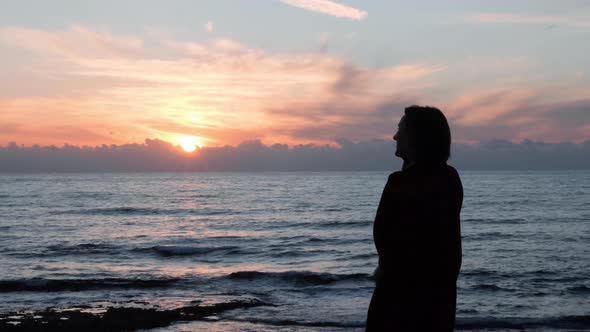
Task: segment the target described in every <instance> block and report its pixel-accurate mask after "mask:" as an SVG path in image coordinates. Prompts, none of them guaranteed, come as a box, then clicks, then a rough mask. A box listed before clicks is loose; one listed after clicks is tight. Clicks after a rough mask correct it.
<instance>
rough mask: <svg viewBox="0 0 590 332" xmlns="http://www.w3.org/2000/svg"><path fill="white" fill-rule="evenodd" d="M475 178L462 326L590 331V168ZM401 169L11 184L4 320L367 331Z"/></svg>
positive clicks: (32, 177)
mask: <svg viewBox="0 0 590 332" xmlns="http://www.w3.org/2000/svg"><path fill="white" fill-rule="evenodd" d="M459 173H460V176H461V178H462V181H463V186H464V192H465V199H464V204H463V210H462V213H461V228H462V241H463V264H462V268H461V274H460V277H459V280H458V297H457V302H458V303H457V323H456V330H457V331H590V171H460V172H459ZM388 174H389V172H286V173H282V172H268V173H248V172H244V173H107V174H98V173H88V174H75V173H74V174H0V314H1V313H4V314H9V313H12V316H10V317H12V318H6V317H4V318H3V319H17V318H18V314H17V313H18V312H27V311H28V312H35V311H42V310H46V309H47V308H54V309H55V308H59V309H63V310H74V309H75V308H78V309H79V308H83V309H85V310H87V311H92V310H95V311H97V312H100V310H101V308H102V309H103V310H104V308H108V307H117V306H119V307H120V306H124V307H125V306H132V307H150V308H156V309H158V310H163V311H165V310H173V309H174V308H179V307H184V306H189V305H191V304H195V303H197V304H199V305H211V304H215V303H224V302H231V301H239V300H245V301H258V302H257V303H262V304H263V305H257V306H253V307H246V306H244V307H237V308H234V309H233V310H227V311H223V312H221V313H219V314H214V315H210V316H208V317H205V318H204V319H201V320H192V321H182V320H179V321H175V322H173V323H172V324H170V325H167V326H161V327H158V328H157V329H154V331H194V330H210V331H277V330H278V331H362V330H363V327H364V324H365V319H366V314H367V308H368V304H369V301H370V298H371V294H372V291H373V287H374V279H373V277H372V274H373V271H374V269H375V267H376V265H377V254H376V251H375V247H374V243H373V239H372V223H373V218H374V216H375V212H376V208H377V204H378V202H379V198H380V195H381V191H382V189H383V186H384V184H385V182H386V179H387V177H388ZM14 324H15V325H16V324H18V322H16V321H15V322H14Z"/></svg>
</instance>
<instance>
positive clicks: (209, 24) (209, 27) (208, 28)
mask: <svg viewBox="0 0 590 332" xmlns="http://www.w3.org/2000/svg"><path fill="white" fill-rule="evenodd" d="M205 31H207V32H213V22H212V21H208V22H207V23H205Z"/></svg>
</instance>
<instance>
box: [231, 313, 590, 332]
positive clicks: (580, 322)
mask: <svg viewBox="0 0 590 332" xmlns="http://www.w3.org/2000/svg"><path fill="white" fill-rule="evenodd" d="M231 320H233V321H242V322H249V323H262V324H266V325H272V326H302V327H338V328H362V327H364V326H365V322H340V321H339V322H335V321H295V320H288V319H272V318H269V319H266V318H260V319H258V318H246V319H231ZM531 328H537V329H538V328H541V329H542V328H557V329H574V330H587V329H588V328H590V316H560V317H550V318H519V317H510V318H495V317H483V318H461V317H459V318H457V322H456V324H455V329H456V330H480V329H494V330H496V329H502V330H505V329H508V330H524V329H531Z"/></svg>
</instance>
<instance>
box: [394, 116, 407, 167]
mask: <svg viewBox="0 0 590 332" xmlns="http://www.w3.org/2000/svg"><path fill="white" fill-rule="evenodd" d="M393 140H394V141H395V142H396V147H395V155H396V156H397V157H400V158H402V159H404V160H408V159H409V157H410V147H409V142H408V132H407V128H406V121H405V115H404V116H402V118H401V119H400V120H399V124H398V125H397V133H395V135H393Z"/></svg>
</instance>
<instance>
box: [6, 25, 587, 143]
mask: <svg viewBox="0 0 590 332" xmlns="http://www.w3.org/2000/svg"><path fill="white" fill-rule="evenodd" d="M0 43H1V44H2V45H3V46H8V47H13V48H16V49H19V50H20V51H23V52H21V53H22V57H20V58H19V59H16V62H14V63H12V62H10V59H8V60H7V63H6V67H8V68H11V70H16V73H18V70H21V69H19V68H21V67H22V66H18V64H21V63H24V62H26V63H27V66H26V69H24V70H25V71H26V73H27V75H28V76H26V77H27V78H28V77H30V78H31V80H30V81H29V80H28V79H27V80H24V79H20V80H19V79H15V78H14V76H13V74H11V75H9V76H0V84H2V85H3V86H6V87H8V88H7V89H3V90H2V91H0V123H2V124H3V127H6V130H0V142H10V141H19V142H20V143H23V144H26V145H32V144H36V143H40V144H58V145H61V144H63V143H64V142H67V143H70V144H78V145H92V146H94V145H97V144H102V143H106V144H126V143H130V142H142V141H143V140H144V138H145V137H151V138H155V139H161V140H165V141H169V142H173V143H174V142H178V139H179V138H181V137H182V136H184V135H186V136H195V137H200V138H202V140H203V142H204V143H205V145H208V146H222V145H225V144H232V145H236V144H239V143H240V142H242V141H245V140H252V139H260V140H261V141H262V142H264V143H274V142H283V143H286V144H289V145H291V146H292V145H297V144H307V143H314V144H331V145H333V144H335V142H337V139H339V138H342V137H344V138H346V139H348V140H350V141H353V142H359V141H367V140H371V139H387V140H389V139H390V137H391V136H392V134H393V131H394V128H395V124H396V122H397V121H398V119H399V118H400V117H401V114H402V111H403V109H404V108H405V107H406V106H408V105H411V104H429V105H434V106H438V107H440V108H441V109H442V110H443V111H444V112H445V114H447V116H448V118H449V120H450V123H451V127H452V128H453V137H454V139H455V141H456V142H464V143H465V142H477V141H479V140H489V139H496V138H499V139H508V140H511V141H517V140H522V139H525V138H530V139H535V140H540V139H541V140H544V141H547V142H563V141H572V142H581V141H584V140H588V139H590V130H588V128H589V127H590V119H589V118H588V117H587V116H585V115H586V114H590V102H589V101H588V98H587V96H588V93H589V92H590V91H589V90H588V88H587V87H585V86H584V85H581V84H580V83H579V82H578V81H574V82H573V84H570V85H568V84H561V83H559V85H558V83H551V84H547V85H543V82H538V81H530V80H527V79H525V78H522V77H524V76H526V75H523V74H522V73H521V72H518V71H516V69H515V68H516V67H520V66H521V65H522V64H523V63H524V64H527V63H529V61H528V60H526V59H521V58H516V59H514V60H510V61H499V60H498V59H494V58H491V59H490V58H489V57H486V58H485V59H484V60H488V59H490V60H491V61H493V64H494V66H491V67H490V66H489V62H488V65H486V63H484V62H485V61H482V62H479V61H478V59H479V58H476V59H473V61H471V62H470V63H469V64H468V65H467V68H471V69H472V70H473V71H475V72H476V73H475V74H473V75H475V76H477V77H481V75H482V74H481V73H480V72H481V69H480V67H481V68H488V67H489V68H488V69H485V70H487V72H485V73H486V74H489V75H492V76H490V77H489V80H487V81H488V83H486V85H485V86H476V85H471V83H472V80H471V79H469V80H467V79H465V77H466V76H465V75H467V74H466V72H467V71H466V67H465V66H463V67H461V66H452V65H446V64H440V63H429V62H420V61H416V62H413V63H397V64H393V65H390V66H382V67H367V66H363V65H359V64H356V63H354V62H352V61H350V60H349V59H347V58H346V57H342V56H337V55H333V54H326V53H281V52H269V51H266V50H262V49H258V48H253V47H249V46H247V45H244V44H242V43H239V42H238V41H235V40H232V39H213V40H211V41H210V42H206V43H198V42H194V41H184V40H177V39H174V38H172V37H170V36H162V35H159V36H158V37H150V36H145V37H138V36H118V35H114V34H112V33H109V32H108V31H95V30H92V29H90V28H87V27H82V26H72V27H70V28H69V29H65V30H56V31H41V30H34V29H27V28H16V27H9V28H0ZM19 54H20V53H19ZM12 64H17V65H15V66H13V65H12ZM502 68H504V69H502ZM500 69H502V71H501V74H498V72H499V70H500ZM493 73H495V74H493ZM15 75H16V74H15ZM23 75H24V74H23ZM493 75H500V76H501V78H498V77H495V76H493ZM510 75H512V76H510ZM445 76H446V77H451V76H452V77H460V78H461V80H465V81H468V82H469V84H470V85H469V88H465V89H463V88H462V86H461V85H459V86H452V84H448V81H445V80H444V77H445ZM23 77H25V76H23ZM441 77H443V80H442V81H441ZM512 77H516V79H515V81H511V78H512ZM519 79H520V80H519ZM451 83H453V82H452V80H451ZM32 84H34V85H35V86H36V88H35V89H31V86H32ZM460 84H464V83H460ZM448 86H451V88H448ZM37 91H42V94H39V93H37ZM568 119H576V120H568ZM76 128H77V129H76Z"/></svg>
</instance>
